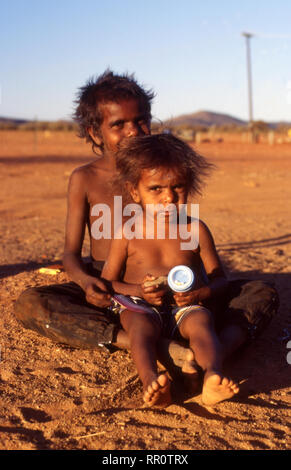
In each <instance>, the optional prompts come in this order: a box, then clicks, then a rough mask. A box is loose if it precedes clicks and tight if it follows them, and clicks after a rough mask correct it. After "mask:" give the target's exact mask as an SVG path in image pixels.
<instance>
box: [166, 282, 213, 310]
mask: <svg viewBox="0 0 291 470" xmlns="http://www.w3.org/2000/svg"><path fill="white" fill-rule="evenodd" d="M210 295H211V290H210V288H209V287H208V286H203V287H200V289H195V290H190V291H188V292H175V293H174V295H173V297H174V299H175V302H176V304H177V305H178V307H185V306H186V305H197V304H199V303H201V302H202V301H203V300H206V299H208V298H209V297H210Z"/></svg>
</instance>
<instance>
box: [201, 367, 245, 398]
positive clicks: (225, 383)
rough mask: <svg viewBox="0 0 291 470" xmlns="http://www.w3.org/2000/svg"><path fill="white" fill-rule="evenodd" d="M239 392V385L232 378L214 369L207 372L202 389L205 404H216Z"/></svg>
mask: <svg viewBox="0 0 291 470" xmlns="http://www.w3.org/2000/svg"><path fill="white" fill-rule="evenodd" d="M238 392H239V387H238V385H237V384H236V383H234V382H233V381H232V380H229V379H228V378H226V377H222V376H221V375H220V374H217V373H216V372H214V371H211V372H210V371H209V372H208V373H207V372H206V374H205V377H204V383H203V389H202V402H203V403H204V404H205V405H215V404H216V403H219V402H221V401H223V400H227V399H229V398H231V397H233V395H235V394H236V393H238Z"/></svg>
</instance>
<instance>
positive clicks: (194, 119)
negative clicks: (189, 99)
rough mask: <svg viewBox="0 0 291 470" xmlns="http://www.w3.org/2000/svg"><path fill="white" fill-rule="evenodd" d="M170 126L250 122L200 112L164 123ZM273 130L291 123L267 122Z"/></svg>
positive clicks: (235, 124) (226, 124) (220, 114)
mask: <svg viewBox="0 0 291 470" xmlns="http://www.w3.org/2000/svg"><path fill="white" fill-rule="evenodd" d="M164 124H165V125H168V126H189V127H192V126H193V127H194V126H203V127H210V126H239V127H244V126H247V124H248V121H244V120H242V119H238V118H236V117H234V116H230V115H229V114H222V113H213V112H211V111H198V112H196V113H191V114H182V115H181V116H177V117H173V118H172V119H167V120H166V121H165V122H164ZM266 124H267V125H268V126H269V127H270V128H271V129H276V128H277V127H278V126H279V125H285V126H290V127H291V122H290V123H288V122H283V121H281V122H266Z"/></svg>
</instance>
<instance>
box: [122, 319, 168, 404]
mask: <svg viewBox="0 0 291 470" xmlns="http://www.w3.org/2000/svg"><path fill="white" fill-rule="evenodd" d="M120 321H121V324H122V326H123V328H124V330H125V331H126V332H127V333H128V336H129V341H130V349H131V355H132V358H133V360H134V363H135V365H136V368H137V372H138V375H139V377H140V379H141V381H142V384H143V389H144V401H145V402H146V403H147V405H150V406H153V405H155V406H159V407H166V406H168V405H169V404H170V402H171V396H170V382H169V379H168V377H167V375H165V374H164V375H160V376H159V374H158V369H157V353H156V347H157V341H158V340H159V338H160V327H159V325H158V324H157V322H156V321H155V320H154V319H153V318H151V316H150V315H147V314H143V313H136V312H132V311H129V310H124V311H123V312H122V313H121V315H120Z"/></svg>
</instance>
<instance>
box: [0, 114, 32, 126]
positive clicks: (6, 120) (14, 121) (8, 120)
mask: <svg viewBox="0 0 291 470" xmlns="http://www.w3.org/2000/svg"><path fill="white" fill-rule="evenodd" d="M0 122H3V123H5V124H6V123H7V124H8V123H11V124H15V125H16V126H18V125H19V124H25V123H26V122H29V121H28V120H27V119H16V118H6V117H1V116H0Z"/></svg>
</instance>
